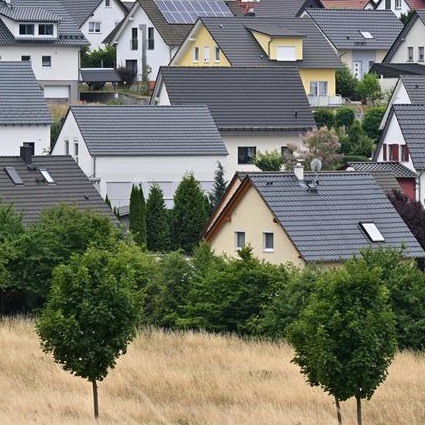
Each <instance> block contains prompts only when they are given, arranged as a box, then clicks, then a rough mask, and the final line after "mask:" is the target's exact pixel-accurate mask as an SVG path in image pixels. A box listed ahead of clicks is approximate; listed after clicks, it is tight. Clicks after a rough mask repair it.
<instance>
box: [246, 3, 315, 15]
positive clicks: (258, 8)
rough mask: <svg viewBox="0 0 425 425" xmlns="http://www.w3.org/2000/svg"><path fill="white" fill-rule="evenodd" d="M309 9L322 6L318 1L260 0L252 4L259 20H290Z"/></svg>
mask: <svg viewBox="0 0 425 425" xmlns="http://www.w3.org/2000/svg"><path fill="white" fill-rule="evenodd" d="M311 7H315V8H319V7H323V5H322V3H321V1H320V0H305V1H304V2H303V0H301V1H300V0H261V1H259V2H258V3H255V4H253V8H254V11H255V16H256V17H259V18H264V17H274V18H278V17H279V18H292V17H295V16H299V15H301V13H302V12H303V11H304V9H309V8H311Z"/></svg>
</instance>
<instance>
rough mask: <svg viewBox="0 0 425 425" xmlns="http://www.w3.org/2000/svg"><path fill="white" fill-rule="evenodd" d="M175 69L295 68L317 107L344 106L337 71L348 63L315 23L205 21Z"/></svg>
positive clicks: (180, 52) (178, 56)
mask: <svg viewBox="0 0 425 425" xmlns="http://www.w3.org/2000/svg"><path fill="white" fill-rule="evenodd" d="M309 10H310V9H309ZM311 10H312V9H311ZM314 10H316V9H314ZM170 65H171V66H191V67H221V68H222V67H279V68H285V67H294V66H295V67H297V68H298V70H299V73H300V76H301V80H302V82H303V85H304V89H305V92H306V93H307V95H308V96H309V100H310V103H311V104H312V105H314V106H329V105H339V104H340V103H341V97H340V96H338V95H337V93H336V86H335V72H336V70H337V69H339V68H342V67H343V64H342V62H341V60H340V59H339V57H338V55H337V54H336V53H335V51H334V49H333V48H332V46H331V45H330V43H329V42H328V41H327V40H326V38H325V37H324V36H323V34H322V33H321V32H320V30H319V29H318V28H317V27H316V26H315V24H314V23H313V22H312V21H311V20H309V19H303V18H259V17H255V18H253V17H243V18H236V17H234V18H200V19H199V20H198V21H197V22H196V24H195V25H194V26H193V29H192V30H191V31H190V33H189V34H188V36H187V37H186V39H185V41H184V42H183V44H182V45H181V47H180V48H179V50H178V51H177V53H176V55H175V56H174V57H173V59H172V61H171V62H170Z"/></svg>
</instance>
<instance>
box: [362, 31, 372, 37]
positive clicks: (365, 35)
mask: <svg viewBox="0 0 425 425" xmlns="http://www.w3.org/2000/svg"><path fill="white" fill-rule="evenodd" d="M360 34H361V35H362V36H363V38H373V35H372V34H371V33H370V32H369V31H360Z"/></svg>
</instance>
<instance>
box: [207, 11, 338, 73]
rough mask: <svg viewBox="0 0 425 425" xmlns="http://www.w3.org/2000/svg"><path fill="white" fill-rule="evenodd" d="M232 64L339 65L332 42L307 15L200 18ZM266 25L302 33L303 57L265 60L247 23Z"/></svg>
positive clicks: (271, 29) (314, 66)
mask: <svg viewBox="0 0 425 425" xmlns="http://www.w3.org/2000/svg"><path fill="white" fill-rule="evenodd" d="M201 21H202V22H203V23H204V25H205V26H206V27H207V29H208V31H209V32H210V34H211V35H212V37H213V38H214V40H215V42H216V43H217V45H218V46H219V47H220V49H221V50H222V51H223V53H224V54H225V55H226V57H227V59H228V60H229V61H230V63H231V64H232V66H279V67H285V66H294V65H295V66H297V67H299V68H342V67H343V65H342V62H341V60H340V59H339V57H338V55H337V54H336V53H335V51H334V49H333V48H332V46H331V45H330V44H329V42H328V41H327V40H326V38H325V37H324V36H323V34H322V33H321V32H320V30H319V29H318V28H317V27H316V25H315V24H314V23H313V22H312V21H311V20H310V19H307V18H257V17H255V18H254V17H243V18H201ZM251 26H254V27H262V26H267V28H268V30H269V31H274V32H277V31H279V32H282V31H290V32H296V33H299V34H303V35H304V38H303V59H302V60H301V61H297V62H296V63H293V62H284V61H275V60H269V59H268V57H267V55H266V54H265V53H264V51H263V49H262V48H261V46H260V45H259V44H258V42H257V41H256V40H255V38H254V37H253V35H252V33H251V31H249V29H248V27H251Z"/></svg>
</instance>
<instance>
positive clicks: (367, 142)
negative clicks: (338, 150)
mask: <svg viewBox="0 0 425 425" xmlns="http://www.w3.org/2000/svg"><path fill="white" fill-rule="evenodd" d="M348 141H349V150H348V152H347V153H348V154H349V155H357V156H363V157H366V158H370V157H371V156H372V152H373V149H374V147H375V144H374V143H373V140H372V139H371V138H370V137H368V136H367V135H366V133H365V132H364V130H363V127H362V123H361V122H360V121H358V120H355V121H354V123H353V124H352V126H351V127H350V129H349V130H348Z"/></svg>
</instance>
